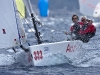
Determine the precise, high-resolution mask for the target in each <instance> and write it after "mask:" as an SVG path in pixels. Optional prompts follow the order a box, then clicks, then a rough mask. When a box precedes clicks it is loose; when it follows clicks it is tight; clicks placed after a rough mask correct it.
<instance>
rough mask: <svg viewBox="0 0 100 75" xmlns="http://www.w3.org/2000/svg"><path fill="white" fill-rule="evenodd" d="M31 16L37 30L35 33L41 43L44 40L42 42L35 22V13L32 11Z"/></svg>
mask: <svg viewBox="0 0 100 75" xmlns="http://www.w3.org/2000/svg"><path fill="white" fill-rule="evenodd" d="M31 18H32V22H33V25H34V29H35V32H36V33H35V35H36V37H37V41H38V44H41V43H42V42H41V40H40V37H39V32H38V30H37V26H36V23H35V17H34V15H33V13H31Z"/></svg>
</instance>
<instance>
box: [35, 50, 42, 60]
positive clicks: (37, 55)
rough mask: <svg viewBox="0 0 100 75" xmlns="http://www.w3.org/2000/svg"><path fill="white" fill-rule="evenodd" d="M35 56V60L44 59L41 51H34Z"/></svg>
mask: <svg viewBox="0 0 100 75" xmlns="http://www.w3.org/2000/svg"><path fill="white" fill-rule="evenodd" d="M33 55H34V59H35V60H40V59H43V54H42V50H40V51H34V52H33Z"/></svg>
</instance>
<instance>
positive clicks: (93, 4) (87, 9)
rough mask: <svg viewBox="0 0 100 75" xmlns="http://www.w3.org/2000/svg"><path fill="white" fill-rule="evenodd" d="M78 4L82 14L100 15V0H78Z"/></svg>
mask: <svg viewBox="0 0 100 75" xmlns="http://www.w3.org/2000/svg"><path fill="white" fill-rule="evenodd" d="M79 6H80V12H81V13H82V14H84V15H87V16H93V17H100V0H79Z"/></svg>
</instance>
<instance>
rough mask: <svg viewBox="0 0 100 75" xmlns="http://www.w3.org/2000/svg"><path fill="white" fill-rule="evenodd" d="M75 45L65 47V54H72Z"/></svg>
mask: <svg viewBox="0 0 100 75" xmlns="http://www.w3.org/2000/svg"><path fill="white" fill-rule="evenodd" d="M75 47H76V45H74V46H71V45H70V44H68V45H67V49H66V52H74V50H75Z"/></svg>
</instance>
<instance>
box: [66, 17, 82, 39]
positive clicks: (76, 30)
mask: <svg viewBox="0 0 100 75" xmlns="http://www.w3.org/2000/svg"><path fill="white" fill-rule="evenodd" d="M78 20H79V18H78V16H77V15H73V16H72V21H73V23H74V25H72V26H71V28H70V32H65V34H67V35H72V34H74V35H75V36H74V37H72V39H74V40H78V39H79V31H80V27H81V25H82V23H81V22H78Z"/></svg>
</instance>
